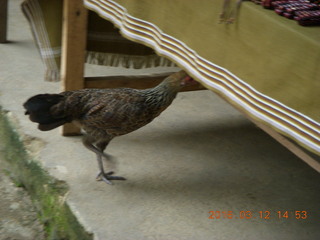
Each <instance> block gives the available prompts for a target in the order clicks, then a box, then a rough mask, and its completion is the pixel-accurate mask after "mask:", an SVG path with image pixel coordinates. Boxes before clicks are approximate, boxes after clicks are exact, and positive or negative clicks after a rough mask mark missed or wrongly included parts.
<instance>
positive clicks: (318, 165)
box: [249, 118, 320, 173]
mask: <svg viewBox="0 0 320 240" xmlns="http://www.w3.org/2000/svg"><path fill="white" fill-rule="evenodd" d="M249 119H250V120H251V121H252V122H253V123H254V124H256V125H257V126H258V127H259V128H261V129H262V130H263V131H265V132H266V133H268V134H269V135H270V136H271V137H273V138H274V139H275V140H276V141H278V142H279V143H280V144H282V145H283V146H284V147H286V148H287V149H288V150H289V151H291V152H292V153H293V154H295V155H296V156H297V157H299V158H300V159H302V160H303V161H304V162H305V163H307V164H308V165H309V166H310V167H312V168H313V169H315V170H316V171H317V172H319V173H320V162H319V161H317V160H316V159H314V158H313V157H312V156H311V155H310V154H308V153H307V152H305V151H304V150H303V149H302V148H300V147H299V146H298V145H296V144H295V143H294V142H291V141H290V140H288V139H287V138H286V137H284V136H282V135H281V134H280V133H278V132H276V131H275V130H273V129H272V128H271V127H269V126H267V125H265V124H262V123H260V122H258V121H257V120H254V119H252V118H249Z"/></svg>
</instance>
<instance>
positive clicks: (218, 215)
mask: <svg viewBox="0 0 320 240" xmlns="http://www.w3.org/2000/svg"><path fill="white" fill-rule="evenodd" d="M208 218H209V219H264V220H268V219H272V218H274V219H275V218H276V219H297V220H305V219H307V218H308V212H307V211H303V210H296V211H288V210H285V211H268V210H267V211H247V210H244V211H238V212H234V211H209V217H208Z"/></svg>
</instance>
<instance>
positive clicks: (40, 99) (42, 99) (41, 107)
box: [23, 94, 70, 131]
mask: <svg viewBox="0 0 320 240" xmlns="http://www.w3.org/2000/svg"><path fill="white" fill-rule="evenodd" d="M63 99H64V96H63V95H60V94H38V95H35V96H33V97H31V98H29V99H28V100H27V101H26V102H25V103H24V104H23V106H24V108H25V109H26V112H25V114H26V115H29V118H30V120H31V121H32V122H36V123H39V125H38V128H39V129H40V130H41V131H49V130H52V129H54V128H57V127H59V126H61V125H63V124H65V123H67V122H70V121H69V120H68V118H67V117H66V116H53V115H52V112H51V111H50V109H51V107H52V106H54V105H56V104H58V103H59V102H61V101H62V100H63Z"/></svg>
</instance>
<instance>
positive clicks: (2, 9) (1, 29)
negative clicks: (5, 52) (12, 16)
mask: <svg viewBox="0 0 320 240" xmlns="http://www.w3.org/2000/svg"><path fill="white" fill-rule="evenodd" d="M7 19H8V0H0V43H6V42H7V25H8V20H7Z"/></svg>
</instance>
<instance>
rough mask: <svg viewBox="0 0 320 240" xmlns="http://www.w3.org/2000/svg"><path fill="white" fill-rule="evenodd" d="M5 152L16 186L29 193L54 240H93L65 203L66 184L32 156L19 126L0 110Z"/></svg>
mask: <svg viewBox="0 0 320 240" xmlns="http://www.w3.org/2000/svg"><path fill="white" fill-rule="evenodd" d="M0 141H1V142H2V146H3V147H2V149H0V150H1V153H2V154H3V156H4V158H5V160H6V161H7V162H8V163H9V164H8V165H9V170H10V175H11V176H12V177H13V179H14V181H15V183H16V185H18V186H23V187H25V188H26V189H27V191H28V192H29V194H30V196H31V198H32V199H33V201H34V203H35V205H36V206H37V208H38V210H39V216H40V220H41V221H42V222H43V224H44V226H45V229H46V231H47V239H50V240H61V239H66V240H67V239H68V240H73V239H75V240H89V239H93V236H92V234H89V233H87V232H86V231H85V230H84V229H83V227H82V226H81V225H80V224H79V222H78V221H77V219H76V217H75V216H74V215H73V214H72V212H71V210H70V208H69V207H68V206H67V204H66V203H65V201H64V200H65V196H66V194H67V192H68V187H67V185H66V183H64V182H62V181H58V180H56V179H54V178H53V177H51V176H49V175H48V173H47V172H45V171H44V170H43V169H42V168H41V166H40V165H39V164H38V163H37V162H36V161H35V160H34V159H32V157H31V156H30V154H28V152H27V150H26V148H25V145H24V144H23V142H22V141H21V139H20V136H19V134H18V133H17V131H16V129H15V127H14V126H13V124H11V122H10V121H9V120H8V117H7V115H6V113H5V112H4V111H2V110H1V109H0Z"/></svg>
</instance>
